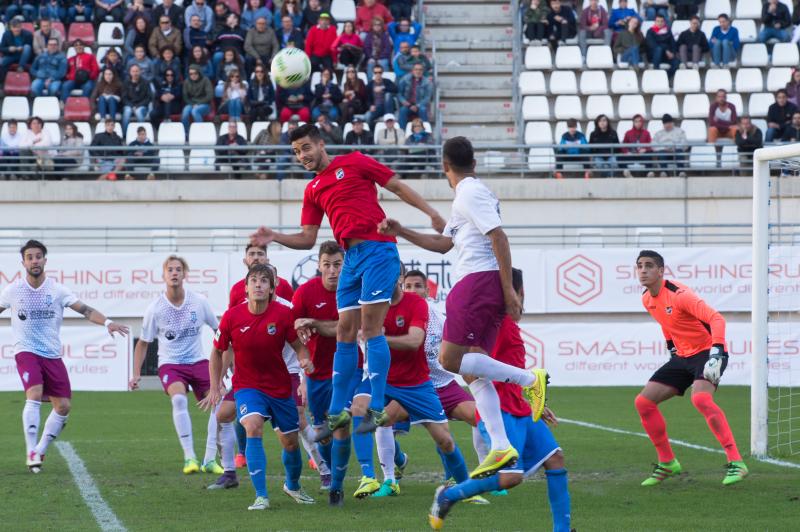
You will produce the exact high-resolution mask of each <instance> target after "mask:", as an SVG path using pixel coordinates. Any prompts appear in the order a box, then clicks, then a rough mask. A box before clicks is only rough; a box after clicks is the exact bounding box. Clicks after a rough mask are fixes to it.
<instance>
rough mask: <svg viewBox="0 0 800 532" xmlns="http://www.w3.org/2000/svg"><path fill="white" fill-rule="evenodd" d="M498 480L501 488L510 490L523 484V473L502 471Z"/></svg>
mask: <svg viewBox="0 0 800 532" xmlns="http://www.w3.org/2000/svg"><path fill="white" fill-rule="evenodd" d="M498 480H499V484H500V489H501V490H510V489H511V488H513V487H514V486H519V485H520V484H522V473H501V474H500V478H499V479H498Z"/></svg>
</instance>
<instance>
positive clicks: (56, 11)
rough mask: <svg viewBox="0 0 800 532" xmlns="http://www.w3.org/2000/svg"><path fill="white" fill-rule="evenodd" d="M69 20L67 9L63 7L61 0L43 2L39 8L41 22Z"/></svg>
mask: <svg viewBox="0 0 800 532" xmlns="http://www.w3.org/2000/svg"><path fill="white" fill-rule="evenodd" d="M66 18H67V8H65V7H64V6H63V5H62V2H61V0H42V4H41V6H40V7H39V16H38V19H39V21H42V20H44V19H49V20H59V21H60V20H65V19H66Z"/></svg>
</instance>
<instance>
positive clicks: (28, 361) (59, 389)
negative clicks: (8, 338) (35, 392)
mask: <svg viewBox="0 0 800 532" xmlns="http://www.w3.org/2000/svg"><path fill="white" fill-rule="evenodd" d="M14 360H16V362H17V373H19V378H20V379H22V387H23V388H25V391H27V390H28V388H30V387H31V386H37V385H39V384H41V385H42V395H43V396H45V397H64V398H66V399H69V398H71V397H72V386H70V384H69V373H68V372H67V367H66V366H65V365H64V361H63V360H61V359H60V358H46V357H42V356H39V355H36V354H34V353H30V352H28V351H22V352H21V353H17V354H16V356H15V357H14Z"/></svg>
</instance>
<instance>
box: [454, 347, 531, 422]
mask: <svg viewBox="0 0 800 532" xmlns="http://www.w3.org/2000/svg"><path fill="white" fill-rule="evenodd" d="M458 372H459V373H460V374H461V375H474V376H475V377H485V378H487V379H489V380H490V381H497V382H513V383H514V384H519V385H520V386H530V385H531V384H533V383H534V382H536V377H535V376H534V375H533V373H531V372H530V371H527V370H524V369H522V368H517V367H514V366H510V365H508V364H504V363H503V362H500V361H499V360H495V359H493V358H492V357H490V356H489V355H484V354H483V353H466V354H465V355H464V357H463V358H462V359H461V367H460V368H459V370H458ZM481 415H483V412H481Z"/></svg>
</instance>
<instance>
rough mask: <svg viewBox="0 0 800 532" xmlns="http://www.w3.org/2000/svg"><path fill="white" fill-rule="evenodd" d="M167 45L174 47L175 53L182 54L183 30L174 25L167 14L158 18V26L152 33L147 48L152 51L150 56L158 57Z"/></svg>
mask: <svg viewBox="0 0 800 532" xmlns="http://www.w3.org/2000/svg"><path fill="white" fill-rule="evenodd" d="M166 47H170V48H172V51H173V53H174V54H175V55H177V56H179V55H181V53H182V52H183V37H182V35H181V32H180V31H179V30H178V29H176V28H175V27H173V26H172V20H170V18H169V17H168V16H167V15H162V16H161V18H159V19H158V27H157V28H155V29H154V30H153V32H152V33H151V34H150V39H149V41H148V42H147V48H148V50H149V51H150V57H158V56H159V55H161V50H163V49H164V48H166Z"/></svg>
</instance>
